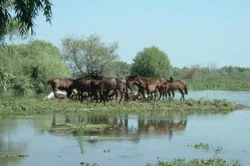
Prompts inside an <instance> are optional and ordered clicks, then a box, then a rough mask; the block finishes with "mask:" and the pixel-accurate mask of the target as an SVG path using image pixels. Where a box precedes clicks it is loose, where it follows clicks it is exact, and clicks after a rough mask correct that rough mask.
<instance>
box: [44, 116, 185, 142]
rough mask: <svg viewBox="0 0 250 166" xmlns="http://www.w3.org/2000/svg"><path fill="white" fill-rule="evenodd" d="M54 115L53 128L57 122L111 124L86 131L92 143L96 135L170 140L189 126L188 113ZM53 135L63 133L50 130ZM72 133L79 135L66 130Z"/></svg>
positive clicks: (136, 140)
mask: <svg viewBox="0 0 250 166" xmlns="http://www.w3.org/2000/svg"><path fill="white" fill-rule="evenodd" d="M59 116H60V117H57V115H54V116H53V120H52V124H51V126H52V128H53V127H55V125H56V124H57V123H60V124H62V123H70V124H74V123H80V122H81V123H87V124H95V125H103V124H105V125H109V126H110V127H109V128H107V129H106V130H104V131H90V132H85V133H84V135H85V136H91V137H85V140H87V141H89V142H90V143H95V142H96V141H97V140H95V139H93V138H95V136H98V137H105V138H106V139H117V138H118V137H119V138H122V139H128V140H131V141H134V142H136V143H138V141H139V140H140V137H141V135H148V136H154V135H168V137H169V140H171V139H172V138H173V134H174V132H183V131H184V130H185V128H186V126H187V117H186V115H185V114H184V113H183V114H179V115H174V116H172V115H171V116H151V115H139V116H131V115H117V116H108V115H106V116H91V115H90V116H87V115H78V116H69V115H66V116H64V117H62V116H61V115H59ZM48 132H49V133H50V134H52V135H58V133H60V134H61V132H59V131H57V130H48ZM66 133H71V134H72V135H73V136H77V131H76V130H67V131H65V132H64V134H66Z"/></svg>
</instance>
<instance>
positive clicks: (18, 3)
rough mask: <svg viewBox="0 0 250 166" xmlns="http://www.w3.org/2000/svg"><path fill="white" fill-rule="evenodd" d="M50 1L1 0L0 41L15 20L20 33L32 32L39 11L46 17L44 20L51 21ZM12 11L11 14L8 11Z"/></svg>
mask: <svg viewBox="0 0 250 166" xmlns="http://www.w3.org/2000/svg"><path fill="white" fill-rule="evenodd" d="M51 7H52V3H51V1H50V0H1V1H0V42H3V37H4V36H5V34H6V33H7V32H8V27H9V24H10V23H11V22H13V21H14V22H17V23H18V27H19V32H20V34H21V35H24V34H26V33H27V32H28V31H30V32H31V34H34V33H35V32H34V26H35V23H34V20H35V18H36V16H37V15H38V14H39V12H40V11H43V15H44V16H45V18H46V22H49V23H51V19H52V9H51ZM11 11H14V12H15V14H14V15H12V14H11V13H10V12H11Z"/></svg>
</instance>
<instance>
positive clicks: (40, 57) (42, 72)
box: [0, 40, 70, 91]
mask: <svg viewBox="0 0 250 166" xmlns="http://www.w3.org/2000/svg"><path fill="white" fill-rule="evenodd" d="M0 64H1V67H2V68H3V70H4V71H5V72H6V73H10V74H12V75H13V76H15V79H14V80H13V81H12V82H11V84H12V87H13V88H14V89H17V90H21V91H23V90H27V89H33V88H36V90H37V88H38V89H39V88H43V86H42V83H41V81H45V80H47V79H49V78H53V77H69V76H70V72H69V69H68V67H67V64H66V63H65V62H63V59H62V57H61V55H60V51H59V50H58V49H57V47H55V46H53V45H52V44H51V43H50V42H46V41H42V40H34V41H30V42H29V43H28V44H21V45H8V47H7V48H6V49H5V50H3V51H1V52H0ZM35 68H37V77H35V78H34V73H33V71H34V69H35ZM39 91H42V89H40V90H39Z"/></svg>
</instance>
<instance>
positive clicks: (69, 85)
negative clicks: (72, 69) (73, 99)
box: [47, 78, 74, 98]
mask: <svg viewBox="0 0 250 166" xmlns="http://www.w3.org/2000/svg"><path fill="white" fill-rule="evenodd" d="M73 83H74V79H73V78H54V79H50V80H48V81H47V84H50V85H51V87H52V90H53V92H54V95H55V96H56V93H55V92H56V90H58V89H59V90H64V91H66V92H67V97H68V98H70V95H71V94H72V91H73V89H74V87H73Z"/></svg>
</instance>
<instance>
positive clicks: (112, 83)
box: [46, 73, 188, 104]
mask: <svg viewBox="0 0 250 166" xmlns="http://www.w3.org/2000/svg"><path fill="white" fill-rule="evenodd" d="M46 82H47V83H48V84H50V85H51V87H52V90H53V92H54V96H55V97H58V96H57V94H56V91H57V90H63V91H66V93H67V98H70V99H75V100H79V101H81V102H82V101H83V100H86V99H90V100H93V101H96V102H103V103H104V104H105V103H106V102H108V101H110V100H117V99H118V98H120V100H119V102H121V101H122V100H123V99H124V100H125V101H128V100H130V99H132V100H141V99H145V100H153V101H156V100H164V99H166V98H167V96H169V97H171V95H172V97H174V96H175V92H174V91H175V90H179V92H180V93H181V98H180V100H185V97H184V95H185V94H186V95H187V94H188V90H187V85H186V83H185V81H184V80H174V79H173V78H172V77H171V76H170V79H167V78H162V77H160V78H144V77H141V76H140V75H138V74H136V75H130V76H127V77H104V76H99V75H97V74H93V73H92V74H90V75H87V76H85V77H80V78H77V79H73V78H54V79H50V80H48V81H46ZM134 85H135V86H137V88H138V92H135V93H129V92H133V90H132V86H134ZM158 94H159V96H158Z"/></svg>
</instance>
